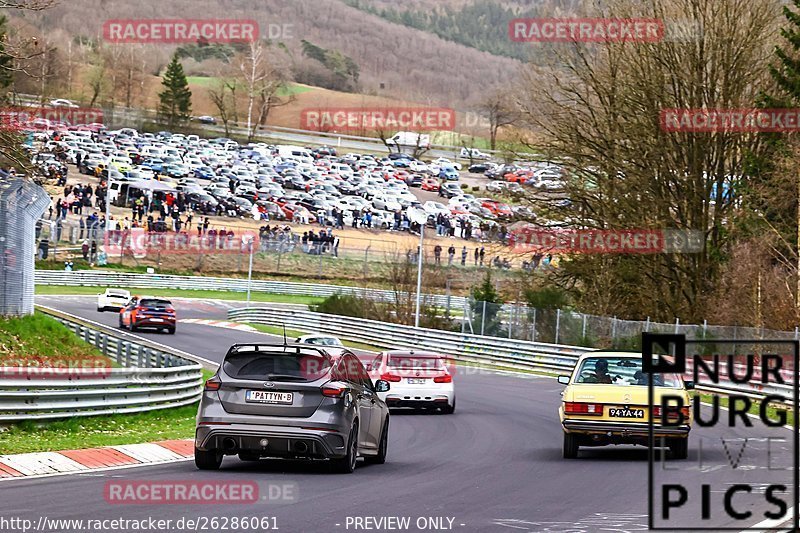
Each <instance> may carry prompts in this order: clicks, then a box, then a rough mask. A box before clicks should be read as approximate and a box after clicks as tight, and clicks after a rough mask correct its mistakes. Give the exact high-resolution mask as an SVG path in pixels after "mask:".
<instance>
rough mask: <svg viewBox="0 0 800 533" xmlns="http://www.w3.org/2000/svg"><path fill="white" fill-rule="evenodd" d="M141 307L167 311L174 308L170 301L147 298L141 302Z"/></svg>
mask: <svg viewBox="0 0 800 533" xmlns="http://www.w3.org/2000/svg"><path fill="white" fill-rule="evenodd" d="M139 305H140V306H142V307H149V308H151V309H167V308H168V307H172V302H170V301H169V300H157V299H154V298H145V299H143V300H139Z"/></svg>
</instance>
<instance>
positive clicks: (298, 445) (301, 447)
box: [294, 440, 308, 453]
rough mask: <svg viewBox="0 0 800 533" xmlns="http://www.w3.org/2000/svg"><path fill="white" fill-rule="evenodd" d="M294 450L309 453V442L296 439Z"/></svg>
mask: <svg viewBox="0 0 800 533" xmlns="http://www.w3.org/2000/svg"><path fill="white" fill-rule="evenodd" d="M294 451H296V452H297V453H307V452H308V444H306V443H305V442H303V441H301V440H296V441H294Z"/></svg>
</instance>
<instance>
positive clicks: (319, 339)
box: [306, 337, 342, 346]
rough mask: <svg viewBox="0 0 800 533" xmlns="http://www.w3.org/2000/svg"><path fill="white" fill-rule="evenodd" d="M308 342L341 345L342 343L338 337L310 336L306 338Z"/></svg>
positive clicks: (321, 344) (322, 344)
mask: <svg viewBox="0 0 800 533" xmlns="http://www.w3.org/2000/svg"><path fill="white" fill-rule="evenodd" d="M306 344H317V345H320V346H341V345H342V343H341V342H340V341H339V339H337V338H336V337H310V338H308V339H306Z"/></svg>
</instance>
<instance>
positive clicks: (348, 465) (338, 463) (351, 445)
mask: <svg viewBox="0 0 800 533" xmlns="http://www.w3.org/2000/svg"><path fill="white" fill-rule="evenodd" d="M357 458H358V422H356V423H355V424H353V428H352V429H351V430H350V438H349V439H348V441H347V455H345V456H344V457H341V458H339V459H332V460H331V462H332V463H333V469H334V471H335V472H338V473H340V474H352V473H353V472H354V471H355V469H356V459H357Z"/></svg>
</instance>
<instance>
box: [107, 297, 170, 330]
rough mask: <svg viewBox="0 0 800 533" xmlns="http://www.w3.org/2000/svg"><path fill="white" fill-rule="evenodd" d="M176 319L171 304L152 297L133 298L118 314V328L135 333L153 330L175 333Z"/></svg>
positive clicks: (162, 299)
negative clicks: (142, 330)
mask: <svg viewBox="0 0 800 533" xmlns="http://www.w3.org/2000/svg"><path fill="white" fill-rule="evenodd" d="M176 323H177V318H176V315H175V308H174V307H172V302H170V301H169V300H165V299H164V298H155V297H152V296H134V297H133V298H131V301H130V303H128V305H126V306H125V307H123V308H122V309H121V310H120V312H119V327H121V328H128V329H130V330H131V331H136V330H137V329H139V328H154V329H160V330H164V331H166V332H167V333H175V324H176Z"/></svg>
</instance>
